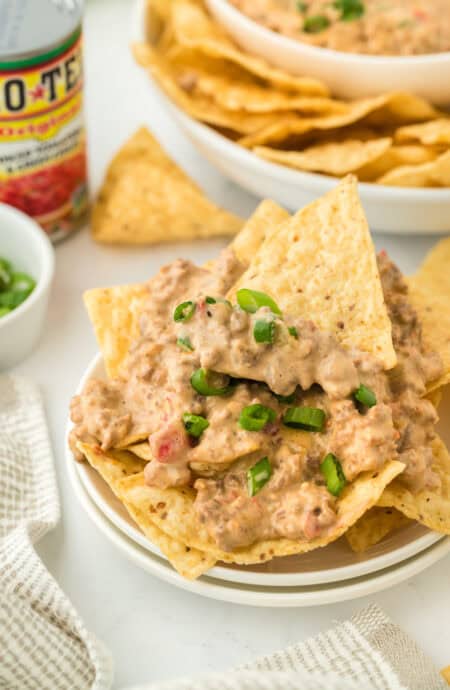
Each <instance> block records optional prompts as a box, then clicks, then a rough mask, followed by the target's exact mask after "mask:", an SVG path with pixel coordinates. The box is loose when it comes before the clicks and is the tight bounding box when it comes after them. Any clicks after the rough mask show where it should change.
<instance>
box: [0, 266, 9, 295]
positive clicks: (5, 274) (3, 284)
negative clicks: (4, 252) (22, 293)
mask: <svg viewBox="0 0 450 690" xmlns="http://www.w3.org/2000/svg"><path fill="white" fill-rule="evenodd" d="M11 273H12V269H11V264H10V263H9V261H6V259H0V290H7V289H8V288H9V287H10V285H11V281H12V276H11Z"/></svg>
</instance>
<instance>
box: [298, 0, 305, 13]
mask: <svg viewBox="0 0 450 690" xmlns="http://www.w3.org/2000/svg"><path fill="white" fill-rule="evenodd" d="M295 9H296V10H297V12H301V13H302V14H303V13H304V12H306V10H307V9H308V3H306V2H302V1H301V0H297V2H296V3H295Z"/></svg>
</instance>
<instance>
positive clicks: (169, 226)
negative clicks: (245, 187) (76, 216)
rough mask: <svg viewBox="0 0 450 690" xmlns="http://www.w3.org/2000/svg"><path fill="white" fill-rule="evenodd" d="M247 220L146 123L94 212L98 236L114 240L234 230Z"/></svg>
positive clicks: (117, 161) (121, 156)
mask: <svg viewBox="0 0 450 690" xmlns="http://www.w3.org/2000/svg"><path fill="white" fill-rule="evenodd" d="M241 226H242V221H241V220H240V219H239V218H237V217H236V216H234V215H233V214H231V213H228V212H227V211H224V210H222V209H220V208H218V207H217V206H215V205H214V204H213V203H212V202H210V201H208V199H207V198H206V197H205V196H204V194H203V192H202V191H201V190H200V189H199V188H198V187H197V185H195V184H194V183H193V182H192V180H190V179H189V177H187V175H186V174H185V173H184V172H183V171H182V170H181V169H180V168H179V167H178V166H177V165H176V164H175V163H174V162H173V161H172V160H171V159H170V158H169V157H168V156H167V155H166V153H165V152H164V151H163V149H162V148H161V147H160V145H159V144H158V142H157V141H156V139H154V137H153V136H152V135H151V134H150V132H149V131H148V130H147V129H146V128H145V127H142V128H141V129H139V130H138V131H137V132H136V133H135V134H134V135H133V136H132V137H131V139H129V141H128V142H127V143H126V144H125V145H124V146H123V147H122V149H121V150H120V151H119V153H118V154H117V155H116V156H115V157H114V158H113V160H112V162H111V163H110V166H109V168H108V172H107V175H106V178H105V181H104V183H103V186H102V188H101V191H100V194H99V196H98V199H97V201H96V203H95V205H94V209H93V214H92V234H93V237H94V239H95V240H97V241H98V242H107V243H114V244H154V243H156V242H164V241H179V240H189V239H193V238H194V237H214V236H217V235H234V234H235V233H236V232H237V231H238V230H239V228H240V227H241Z"/></svg>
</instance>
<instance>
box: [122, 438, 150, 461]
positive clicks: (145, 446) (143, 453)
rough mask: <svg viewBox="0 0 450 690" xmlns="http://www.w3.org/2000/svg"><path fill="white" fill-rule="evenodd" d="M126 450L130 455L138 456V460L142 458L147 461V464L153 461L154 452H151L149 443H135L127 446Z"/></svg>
mask: <svg viewBox="0 0 450 690" xmlns="http://www.w3.org/2000/svg"><path fill="white" fill-rule="evenodd" d="M126 450H128V451H129V452H130V453H134V454H135V455H137V456H138V458H142V460H145V461H146V462H150V460H153V455H152V451H151V450H150V444H149V442H148V441H145V442H143V443H133V444H131V445H129V446H126Z"/></svg>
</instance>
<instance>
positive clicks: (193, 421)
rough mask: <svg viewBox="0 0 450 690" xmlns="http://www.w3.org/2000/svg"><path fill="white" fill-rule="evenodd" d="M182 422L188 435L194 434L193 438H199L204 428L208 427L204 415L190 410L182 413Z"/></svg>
mask: <svg viewBox="0 0 450 690" xmlns="http://www.w3.org/2000/svg"><path fill="white" fill-rule="evenodd" d="M183 424H184V428H185V429H186V431H187V432H188V434H189V436H194V438H200V436H201V435H202V434H203V432H204V431H205V429H207V428H208V427H209V422H208V420H207V419H205V417H202V416H201V415H199V414H191V413H190V412H185V413H184V415H183Z"/></svg>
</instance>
